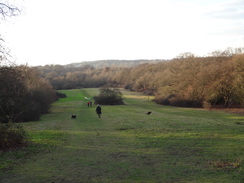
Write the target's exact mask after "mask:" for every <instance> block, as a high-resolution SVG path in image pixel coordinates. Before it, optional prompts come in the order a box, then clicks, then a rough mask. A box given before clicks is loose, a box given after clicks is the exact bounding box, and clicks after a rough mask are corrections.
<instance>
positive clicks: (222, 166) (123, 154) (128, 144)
mask: <svg viewBox="0 0 244 183" xmlns="http://www.w3.org/2000/svg"><path fill="white" fill-rule="evenodd" d="M97 92H98V91H97V90H96V89H85V90H68V91H65V93H67V95H68V98H66V99H62V100H60V101H58V102H56V103H55V104H54V105H53V107H52V113H50V114H48V115H45V116H43V118H42V119H41V121H40V122H31V123H25V124H23V125H24V126H25V128H26V129H27V130H28V132H29V133H30V136H31V138H32V140H33V141H34V142H36V143H38V144H40V145H39V146H37V147H36V146H33V147H32V148H34V150H33V151H34V154H33V155H32V156H30V154H27V155H25V153H24V152H23V151H18V152H15V153H13V155H12V156H11V158H13V157H15V158H14V159H18V156H20V157H21V156H23V154H24V155H25V156H27V157H28V159H26V160H24V161H23V160H21V161H20V163H19V164H16V163H15V164H14V165H13V166H9V167H8V168H9V169H10V170H4V171H2V172H0V182H6V183H8V182H221V183H224V182H226V183H231V182H233V183H234V182H243V180H244V177H243V168H244V167H243V150H244V147H243V142H244V141H243V122H244V117H243V116H238V115H233V114H226V113H222V112H213V111H206V110H198V109H187V108H175V107H165V106H160V105H157V104H154V103H153V102H150V101H149V100H148V97H146V96H143V95H141V96H140V95H138V94H133V93H131V92H126V91H125V92H124V96H125V97H126V105H123V106H102V112H103V114H102V118H101V119H99V118H98V117H97V116H96V114H95V106H93V107H92V108H88V107H87V105H86V101H84V96H89V95H90V96H93V95H95V94H96V93H97ZM88 94H89V95H88ZM147 111H152V114H151V115H146V114H145V113H146V112H147ZM71 114H77V119H76V120H74V119H73V120H72V119H70V115H71ZM53 147H55V148H53ZM38 148H39V149H40V153H36V151H37V150H39V149H38ZM1 155H3V156H6V159H8V158H9V156H10V155H6V153H2V154H1ZM3 156H2V157H3ZM16 156H17V157H16ZM0 160H1V161H3V159H1V158H0ZM3 162H4V163H6V161H3ZM6 164H8V163H6ZM6 167H7V165H6Z"/></svg>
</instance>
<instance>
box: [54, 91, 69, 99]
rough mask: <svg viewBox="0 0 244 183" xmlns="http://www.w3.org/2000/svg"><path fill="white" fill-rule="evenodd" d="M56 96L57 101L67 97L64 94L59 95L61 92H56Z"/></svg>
mask: <svg viewBox="0 0 244 183" xmlns="http://www.w3.org/2000/svg"><path fill="white" fill-rule="evenodd" d="M56 96H57V98H58V99H59V98H66V97H67V95H66V94H65V93H61V92H58V91H57V92H56Z"/></svg>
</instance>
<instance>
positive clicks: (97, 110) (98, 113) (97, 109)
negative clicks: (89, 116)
mask: <svg viewBox="0 0 244 183" xmlns="http://www.w3.org/2000/svg"><path fill="white" fill-rule="evenodd" d="M96 113H97V115H98V117H99V118H101V114H102V108H101V106H100V105H99V104H98V105H97V107H96Z"/></svg>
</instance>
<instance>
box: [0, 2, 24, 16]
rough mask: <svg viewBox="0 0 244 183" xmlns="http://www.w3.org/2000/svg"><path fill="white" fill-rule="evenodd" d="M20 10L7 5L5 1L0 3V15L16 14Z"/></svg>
mask: <svg viewBox="0 0 244 183" xmlns="http://www.w3.org/2000/svg"><path fill="white" fill-rule="evenodd" d="M19 13H20V10H19V9H18V8H16V7H14V6H12V5H7V4H5V3H0V15H1V16H2V17H3V18H5V17H6V16H8V17H11V16H17V15H18V14H19Z"/></svg>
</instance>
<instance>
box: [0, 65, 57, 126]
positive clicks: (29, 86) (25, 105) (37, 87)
mask: <svg viewBox="0 0 244 183" xmlns="http://www.w3.org/2000/svg"><path fill="white" fill-rule="evenodd" d="M55 100H56V94H55V90H54V89H53V87H52V86H51V85H50V83H49V82H48V81H47V80H46V79H44V78H41V77H39V74H38V72H36V70H34V69H32V68H30V67H27V66H2V67H0V122H2V123H7V122H20V121H30V120H38V119H39V117H40V116H41V114H45V113H48V109H49V106H50V104H51V103H52V102H54V101H55Z"/></svg>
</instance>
